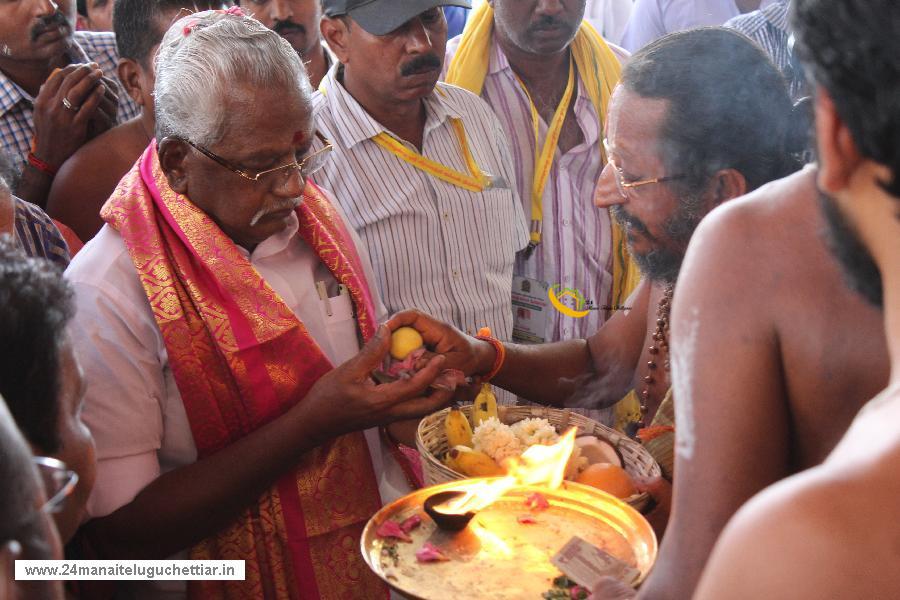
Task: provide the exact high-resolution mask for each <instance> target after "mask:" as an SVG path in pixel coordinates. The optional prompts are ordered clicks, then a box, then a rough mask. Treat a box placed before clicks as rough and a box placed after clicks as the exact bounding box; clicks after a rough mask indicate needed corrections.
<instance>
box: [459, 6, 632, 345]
mask: <svg viewBox="0 0 900 600" xmlns="http://www.w3.org/2000/svg"><path fill="white" fill-rule="evenodd" d="M584 9H585V4H584V2H580V3H579V2H569V3H562V2H539V1H535V0H529V1H528V2H520V1H518V0H517V1H512V0H496V1H494V2H493V3H491V4H490V5H488V4H483V5H481V6H480V7H479V8H478V9H476V10H475V11H474V12H473V14H472V15H471V16H470V19H469V23H468V25H467V26H466V30H465V32H464V33H463V35H462V36H461V37H459V38H456V39H454V40H452V41H451V42H450V43H449V44H448V52H447V57H448V60H447V62H448V71H447V74H446V81H448V82H450V83H453V84H455V85H459V86H461V87H464V88H466V89H468V90H470V91H473V92H475V93H476V94H479V95H480V96H481V97H482V98H483V99H484V100H486V101H487V103H488V104H490V105H491V107H492V108H493V109H494V111H495V112H496V114H497V116H498V118H499V119H500V122H501V123H502V125H503V130H504V132H505V135H506V139H507V140H508V141H509V143H510V147H511V149H512V153H513V162H514V165H515V173H516V182H517V184H518V191H519V196H520V198H521V201H522V204H523V206H524V208H525V214H526V217H530V223H531V228H530V229H531V244H530V248H529V250H528V251H526V252H523V253H520V254H519V256H518V259H517V262H516V267H515V274H516V276H517V278H516V285H515V287H514V291H515V292H516V293H517V294H516V297H515V298H516V299H515V303H516V305H517V306H519V302H520V298H521V299H522V301H523V302H525V300H529V302H527V303H528V304H534V305H538V306H539V305H540V303H541V302H543V304H544V307H543V310H536V309H533V308H531V309H529V311H528V312H524V314H523V311H522V310H519V309H518V308H517V309H516V317H517V320H516V336H515V337H516V340H517V341H520V342H532V343H534V342H538V343H539V342H545V341H546V342H552V341H558V340H565V339H578V338H587V337H590V336H591V335H593V334H594V333H596V332H597V331H598V330H599V329H600V326H601V325H603V323H604V322H605V321H606V319H608V318H609V317H610V316H611V315H612V314H613V312H614V311H615V309H616V306H617V305H625V304H627V303H626V302H625V299H626V298H627V296H628V292H629V291H630V290H631V289H632V288H633V286H634V285H635V284H636V282H637V279H638V275H637V271H636V269H634V268H633V267H632V266H631V261H630V258H629V257H628V253H627V251H626V249H625V247H624V242H623V240H622V238H621V236H620V235H619V233H618V231H616V225H615V224H614V222H613V220H612V219H611V218H610V214H609V211H608V210H605V209H604V210H597V209H596V208H595V207H594V206H593V204H592V202H591V198H592V197H593V191H594V186H595V184H596V182H597V180H598V179H599V177H600V172H601V171H602V170H603V165H604V164H605V159H604V154H603V144H602V140H603V121H604V120H605V111H606V104H607V102H608V100H609V96H610V94H611V92H612V89H613V88H614V87H615V85H616V83H617V82H618V80H619V72H620V62H621V60H622V59H624V58H625V56H626V54H625V53H624V51H621V50H619V49H616V50H613V49H612V48H611V47H610V46H609V45H607V44H606V42H604V41H603V39H602V38H601V37H600V36H599V35H598V34H597V32H596V31H595V30H594V29H593V27H592V26H591V25H589V24H588V23H587V22H586V21H583V17H584ZM613 48H614V47H613ZM553 286H558V288H556V289H557V290H559V291H560V292H561V293H563V292H566V291H573V290H574V293H575V295H580V297H581V298H582V299H583V301H584V302H587V301H590V304H591V305H592V307H593V308H594V310H590V311H587V312H586V313H585V314H582V315H581V316H580V317H572V316H570V315H565V314H563V313H561V312H559V311H557V310H555V309H554V308H552V307H551V306H550V303H548V302H547V300H548V291H552V290H553V289H554V288H553ZM563 295H564V294H563ZM570 295H572V294H570ZM523 306H524V304H523ZM571 308H574V309H577V310H579V311H580V310H582V309H584V308H585V306H573V307H571Z"/></svg>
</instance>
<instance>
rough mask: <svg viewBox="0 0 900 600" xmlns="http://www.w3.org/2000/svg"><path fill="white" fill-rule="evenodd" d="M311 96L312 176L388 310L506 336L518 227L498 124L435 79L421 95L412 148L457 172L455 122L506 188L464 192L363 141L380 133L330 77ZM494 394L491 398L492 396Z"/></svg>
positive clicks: (461, 167)
mask: <svg viewBox="0 0 900 600" xmlns="http://www.w3.org/2000/svg"><path fill="white" fill-rule="evenodd" d="M337 72H338V70H337V69H332V70H331V71H330V72H329V73H328V75H327V76H326V77H325V79H323V80H322V88H321V89H323V91H324V94H323V93H316V95H315V96H314V100H313V102H314V110H315V115H316V125H317V127H318V128H319V131H320V132H321V133H322V134H323V135H325V137H327V138H328V139H329V140H331V142H332V144H334V151H333V152H332V156H331V158H330V160H329V161H328V163H327V166H326V167H324V168H323V169H322V170H321V171H319V172H317V173H316V174H315V175H314V176H313V179H314V180H315V182H316V183H317V184H319V185H321V186H323V187H324V188H326V189H329V190H331V191H332V192H333V194H334V196H335V198H336V199H337V202H338V204H339V205H340V206H341V208H342V209H343V211H344V214H346V216H347V220H348V222H349V223H350V224H351V225H352V226H353V227H354V229H356V232H357V233H358V234H359V237H360V239H361V240H362V243H363V244H364V245H365V246H366V248H367V250H368V253H369V256H370V258H371V261H372V266H373V268H374V272H375V278H376V281H377V284H378V288H379V290H380V291H381V294H382V299H383V300H384V303H385V305H386V306H387V308H388V311H390V312H392V313H393V312H396V311H399V310H403V309H407V308H417V309H419V310H421V311H423V312H426V313H428V314H430V315H432V316H434V317H436V318H438V319H441V320H443V321H445V322H448V323H452V324H453V325H455V326H456V327H458V328H459V329H461V330H462V331H465V332H467V333H470V334H474V333H476V332H477V330H478V328H479V327H483V326H489V327H490V328H491V330H492V332H493V334H494V335H495V336H496V337H497V338H499V339H502V340H509V339H510V338H511V337H512V326H513V316H512V277H513V265H514V262H515V256H516V252H518V251H519V250H521V249H522V248H524V247H525V246H526V245H527V244H528V227H527V225H526V223H525V215H524V213H523V211H522V205H521V202H520V201H519V197H518V193H517V192H516V183H515V173H514V171H513V166H512V159H511V156H510V152H509V150H508V147H507V144H506V136H505V134H504V133H503V129H502V128H501V125H500V122H499V121H498V120H497V117H496V116H495V115H494V113H493V112H492V111H491V109H490V107H488V106H487V104H485V103H484V101H482V100H481V99H480V98H478V97H477V96H475V95H474V94H472V93H470V92H468V91H465V90H463V89H460V88H458V87H455V86H450V85H447V84H444V83H439V84H438V87H437V89H436V90H435V92H434V93H432V94H431V95H429V96H428V97H426V98H425V99H424V102H425V109H426V115H427V116H426V121H425V130H424V136H423V141H422V154H423V155H424V156H426V157H428V158H430V159H431V160H434V161H436V162H438V163H441V164H442V165H445V166H447V167H450V168H452V169H455V170H457V171H460V172H463V173H466V172H467V169H466V164H465V161H464V159H463V154H462V150H461V148H460V145H459V142H458V141H457V136H456V133H455V131H454V128H453V126H452V123H451V119H453V118H456V119H461V120H462V123H463V125H464V127H465V132H466V137H467V140H468V144H469V148H470V151H471V152H472V155H473V156H474V158H475V162H476V163H477V164H478V165H479V166H480V167H481V169H482V170H483V171H485V172H487V173H488V174H490V175H494V176H499V177H501V178H503V180H505V181H506V182H507V184H506V185H507V186H506V187H505V188H504V187H495V188H493V189H489V190H485V191H483V192H470V191H467V190H465V189H462V188H460V187H457V186H454V185H452V184H449V183H446V182H444V181H442V180H440V179H438V178H436V177H434V176H433V175H430V174H428V173H426V172H425V171H422V170H419V169H416V168H415V167H413V166H411V165H410V164H408V163H406V162H404V161H403V160H401V159H400V158H398V157H396V156H394V155H393V154H391V153H390V152H388V151H387V150H385V149H383V148H382V147H380V146H378V145H377V144H376V143H375V142H374V141H372V138H373V137H375V136H376V135H378V134H379V133H381V132H386V133H388V134H389V135H391V136H393V137H394V138H396V139H398V140H399V141H400V142H401V143H403V144H404V145H405V146H407V147H408V148H410V149H411V150H414V151H417V150H416V148H415V147H414V146H413V145H412V144H410V143H408V142H406V141H404V140H402V139H400V138H399V137H397V136H396V135H394V134H393V133H392V132H390V131H388V130H387V129H386V128H385V127H384V126H383V125H381V124H380V123H378V122H377V121H376V120H375V119H374V118H373V117H372V116H371V115H370V114H369V113H367V112H366V110H365V109H364V108H363V107H362V106H361V105H360V104H359V103H358V102H357V101H356V100H355V99H354V98H353V97H352V96H351V95H350V93H349V92H347V90H346V89H345V88H344V86H343V85H342V84H341V83H340V82H338V81H337V80H336V78H335V77H336V73H337ZM498 398H499V396H498Z"/></svg>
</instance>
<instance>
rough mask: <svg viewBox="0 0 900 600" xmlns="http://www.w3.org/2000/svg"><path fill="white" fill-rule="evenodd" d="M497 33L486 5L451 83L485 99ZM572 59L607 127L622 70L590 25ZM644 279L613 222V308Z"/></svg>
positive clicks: (467, 36) (463, 44) (475, 17)
mask: <svg viewBox="0 0 900 600" xmlns="http://www.w3.org/2000/svg"><path fill="white" fill-rule="evenodd" d="M493 31H494V9H493V8H491V6H490V5H489V4H487V3H486V2H485V3H483V4H482V5H481V6H480V7H479V8H478V9H476V10H475V11H474V12H473V13H472V15H471V16H470V17H469V21H468V23H467V24H466V29H465V31H464V32H463V35H462V39H461V40H460V43H459V48H458V49H457V51H456V54H455V55H454V57H453V60H452V61H451V62H450V66H449V68H448V70H447V77H446V80H447V83H452V84H453V85H458V86H459V87H462V88H465V89H467V90H469V91H471V92H473V93H475V94H478V95H479V96H480V95H481V90H482V88H483V87H484V80H485V77H487V72H488V62H489V60H490V55H491V38H492V36H493ZM572 56H573V58H574V59H575V68H576V70H577V71H578V76H579V77H580V78H581V81H582V83H583V84H584V87H585V88H586V89H587V92H588V96H589V97H590V99H591V103H592V104H593V105H594V107H595V108H596V109H597V115H598V116H599V118H600V123H601V124H605V123H606V106H607V104H608V103H609V97H610V96H611V95H612V91H613V88H615V87H616V84H617V83H618V82H619V76H620V75H621V72H622V67H621V65H620V64H619V61H618V59H616V56H615V55H614V54H613V53H612V50H610V49H609V46H607V45H606V42H605V41H603V38H602V37H601V36H600V34H599V33H597V30H596V29H594V28H593V26H591V24H590V23H588V22H587V21H582V22H581V27H580V28H579V29H578V33H577V34H576V35H575V39H574V40H573V42H572ZM597 151H598V152H600V154H601V156H602V155H603V145H602V144H598V148H597ZM604 161H605V156H604ZM640 278H641V275H640V272H639V271H638V269H637V266H636V265H635V264H634V263H633V261H632V260H631V256H630V255H629V254H628V249H627V248H626V246H625V235H624V234H623V233H622V230H621V229H620V228H619V226H618V225H617V224H615V222H613V291H612V299H611V303H612V305H613V306H619V305H622V304H624V302H625V299H626V298H628V296H629V294H631V292H632V290H634V288H636V287H637V284H638V283H639V282H640Z"/></svg>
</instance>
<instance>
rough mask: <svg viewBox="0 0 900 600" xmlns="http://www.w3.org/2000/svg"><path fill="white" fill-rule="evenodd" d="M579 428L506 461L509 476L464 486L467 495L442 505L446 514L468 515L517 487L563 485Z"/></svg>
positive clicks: (461, 488) (532, 447) (440, 507)
mask: <svg viewBox="0 0 900 600" xmlns="http://www.w3.org/2000/svg"><path fill="white" fill-rule="evenodd" d="M576 432H577V429H576V428H575V427H572V428H571V429H569V430H568V431H567V432H566V433H565V435H563V436H562V438H560V440H559V441H558V442H556V443H555V444H553V445H550V446H542V445H535V446H531V447H530V448H528V449H527V450H525V452H523V453H522V456H520V457H518V458H512V459H510V460H509V462H508V463H507V464H506V473H507V474H506V476H505V477H502V478H500V479H497V480H491V481H480V482H477V483H472V484H469V485H465V484H463V485H461V486H460V488H459V491H460V492H465V495H464V496H460V497H459V498H454V499H453V500H450V501H448V502H445V503H444V504H442V505H440V506H439V507H438V510H439V511H440V512H442V513H445V514H452V515H457V514H460V515H461V514H465V513H467V512H472V511H477V510H481V509H482V508H485V507H487V506H490V505H491V504H493V503H494V502H496V501H497V500H498V499H500V497H501V496H503V494H505V493H506V492H508V491H509V490H511V489H512V488H514V487H518V486H524V485H539V486H543V487H546V488H547V489H550V490H555V489H557V488H558V487H559V486H560V485H562V482H563V477H564V476H565V473H566V465H567V464H568V462H569V458H570V457H571V456H572V450H573V449H574V448H575V434H576Z"/></svg>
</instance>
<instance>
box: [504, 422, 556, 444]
mask: <svg viewBox="0 0 900 600" xmlns="http://www.w3.org/2000/svg"><path fill="white" fill-rule="evenodd" d="M510 429H512V431H513V433H514V434H515V435H516V437H517V438H519V441H520V442H522V445H523V446H525V447H526V448H527V447H528V446H534V445H535V444H542V445H544V446H549V445H550V444H555V443H556V442H558V441H559V434H558V433H556V429H555V428H554V427H553V425H551V424H550V422H549V421H548V420H547V419H523V420H521V421H519V422H518V423H514V424H513V425H512V427H510Z"/></svg>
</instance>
